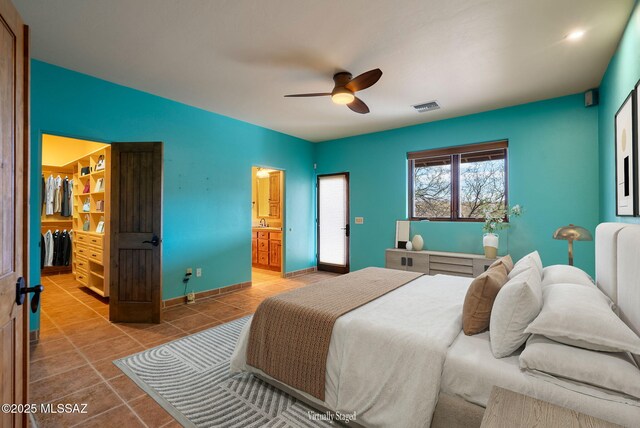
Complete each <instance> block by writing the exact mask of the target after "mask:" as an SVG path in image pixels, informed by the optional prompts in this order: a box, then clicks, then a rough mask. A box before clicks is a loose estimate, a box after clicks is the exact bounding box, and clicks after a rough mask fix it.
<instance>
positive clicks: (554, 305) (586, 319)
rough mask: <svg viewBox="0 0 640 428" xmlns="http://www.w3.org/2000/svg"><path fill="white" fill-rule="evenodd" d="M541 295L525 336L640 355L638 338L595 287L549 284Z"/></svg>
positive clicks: (639, 338)
mask: <svg viewBox="0 0 640 428" xmlns="http://www.w3.org/2000/svg"><path fill="white" fill-rule="evenodd" d="M498 296H500V295H499V294H498ZM542 296H543V302H544V303H543V306H542V311H541V312H540V315H539V316H538V317H537V318H536V319H535V321H533V322H532V323H531V325H529V327H527V329H526V330H525V332H526V333H532V334H541V335H543V336H547V337H548V338H549V339H552V340H555V341H556V342H561V343H565V344H567V345H573V346H578V347H580V348H586V349H593V350H594V351H606V352H631V353H634V354H640V337H638V336H637V335H636V334H635V333H634V332H633V331H632V330H631V329H630V328H629V327H627V325H626V324H625V323H624V322H623V321H622V320H621V319H620V318H618V316H617V315H616V314H615V313H614V312H613V311H612V310H611V307H610V305H609V300H608V299H607V296H605V295H604V294H602V292H601V291H600V290H598V289H597V288H596V287H585V286H584V285H579V284H552V285H547V286H546V287H544V289H543V290H542Z"/></svg>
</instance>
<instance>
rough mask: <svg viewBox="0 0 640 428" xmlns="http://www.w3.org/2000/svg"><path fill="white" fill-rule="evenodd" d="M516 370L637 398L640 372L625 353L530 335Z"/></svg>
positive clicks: (639, 396)
mask: <svg viewBox="0 0 640 428" xmlns="http://www.w3.org/2000/svg"><path fill="white" fill-rule="evenodd" d="M520 368H521V369H523V370H526V371H530V372H536V371H537V372H543V373H547V374H549V375H551V376H557V377H560V378H565V379H570V380H573V381H578V382H582V383H587V384H589V385H594V386H597V387H600V388H605V389H609V390H612V391H616V392H621V393H623V394H627V395H630V396H632V397H636V398H638V399H640V370H638V367H637V366H636V365H635V363H634V362H633V360H632V359H631V357H630V356H629V354H627V353H624V352H620V353H609V352H596V351H589V350H587V349H581V348H575V347H573V346H568V345H563V344H562V343H558V342H554V341H553V340H550V339H547V338H546V337H544V336H538V335H536V334H534V335H532V336H531V337H530V338H529V340H528V341H527V346H526V348H525V350H524V351H522V354H520Z"/></svg>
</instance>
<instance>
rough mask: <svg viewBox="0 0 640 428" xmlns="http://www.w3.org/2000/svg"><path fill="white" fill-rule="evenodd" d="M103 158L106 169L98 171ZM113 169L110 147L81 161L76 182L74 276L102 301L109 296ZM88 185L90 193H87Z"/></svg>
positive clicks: (76, 167)
mask: <svg viewBox="0 0 640 428" xmlns="http://www.w3.org/2000/svg"><path fill="white" fill-rule="evenodd" d="M101 158H102V159H104V169H101V170H97V169H96V166H97V165H98V163H99V161H100V159H101ZM110 167H111V147H110V146H107V147H104V148H101V149H99V150H96V151H95V152H93V153H90V154H89V155H87V156H85V157H83V158H81V159H78V160H77V161H76V165H75V169H74V171H75V173H74V180H73V183H74V189H73V191H74V196H73V199H74V201H73V203H74V207H73V208H74V210H73V213H74V214H73V233H74V240H73V260H74V262H73V272H74V274H75V277H76V280H77V281H78V282H80V283H82V284H84V285H85V286H86V287H88V288H89V289H91V290H92V291H94V292H95V293H97V294H99V295H100V296H103V297H108V296H109V269H108V266H109V240H108V239H107V238H105V237H108V236H109V216H110V211H109V197H110V184H111V172H110ZM83 168H89V173H88V174H82V170H83ZM99 182H100V183H101V187H99V188H98V187H97V186H98V183H99ZM87 183H88V184H89V185H88V192H84V190H85V186H86V185H87ZM101 207H102V209H100V208H101ZM85 208H88V210H86V211H85ZM101 222H102V224H103V229H102V232H100V228H99V225H100V223H101ZM85 224H86V225H87V226H88V230H85V229H87V227H86V226H85ZM105 266H106V267H107V268H106V269H105Z"/></svg>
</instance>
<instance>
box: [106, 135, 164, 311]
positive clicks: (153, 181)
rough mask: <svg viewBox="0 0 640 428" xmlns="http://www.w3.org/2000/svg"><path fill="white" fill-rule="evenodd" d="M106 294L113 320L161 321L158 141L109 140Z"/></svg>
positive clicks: (160, 148)
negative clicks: (108, 270)
mask: <svg viewBox="0 0 640 428" xmlns="http://www.w3.org/2000/svg"><path fill="white" fill-rule="evenodd" d="M111 187H112V188H111V218H110V223H111V224H110V226H111V232H110V234H109V235H110V242H111V245H110V255H109V258H110V268H111V272H110V280H109V282H110V290H109V293H110V298H109V319H110V320H111V321H114V322H142V323H144V322H154V323H159V322H160V306H161V302H162V245H161V242H162V241H161V238H160V233H161V231H162V143H115V144H112V145H111Z"/></svg>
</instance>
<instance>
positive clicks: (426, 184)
mask: <svg viewBox="0 0 640 428" xmlns="http://www.w3.org/2000/svg"><path fill="white" fill-rule="evenodd" d="M507 145H508V143H507V141H497V142H493V143H484V144H473V145H468V146H459V147H451V148H446V149H435V150H425V151H421V152H413V153H408V154H407V158H408V160H409V217H410V218H412V219H415V220H421V219H428V220H448V221H483V217H484V212H485V211H486V210H487V209H501V208H505V207H506V206H507Z"/></svg>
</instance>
